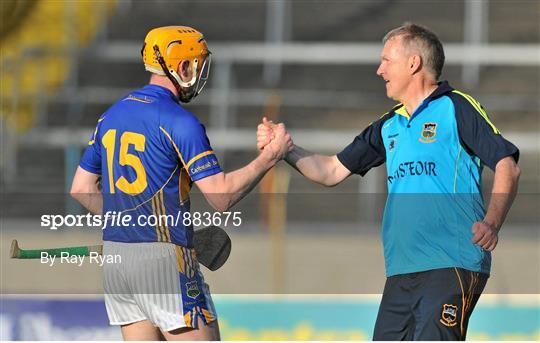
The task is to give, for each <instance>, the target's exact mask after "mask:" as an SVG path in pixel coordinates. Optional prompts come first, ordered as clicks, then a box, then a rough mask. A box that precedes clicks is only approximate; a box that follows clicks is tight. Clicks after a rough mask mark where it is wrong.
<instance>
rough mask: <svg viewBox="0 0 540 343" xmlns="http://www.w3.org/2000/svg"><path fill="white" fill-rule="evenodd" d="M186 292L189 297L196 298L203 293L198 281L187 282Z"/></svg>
mask: <svg viewBox="0 0 540 343" xmlns="http://www.w3.org/2000/svg"><path fill="white" fill-rule="evenodd" d="M186 294H187V296H188V297H190V298H192V299H195V298H197V297H198V296H199V294H201V291H200V290H199V286H197V281H191V282H188V283H186Z"/></svg>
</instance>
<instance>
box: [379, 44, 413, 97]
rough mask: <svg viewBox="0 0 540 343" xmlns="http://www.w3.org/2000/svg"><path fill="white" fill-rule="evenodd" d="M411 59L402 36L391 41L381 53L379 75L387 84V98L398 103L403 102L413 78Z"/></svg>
mask: <svg viewBox="0 0 540 343" xmlns="http://www.w3.org/2000/svg"><path fill="white" fill-rule="evenodd" d="M409 57H410V56H409V53H408V52H407V51H406V49H405V48H404V47H403V44H402V37H400V36H397V37H393V38H391V39H389V40H388V41H387V42H386V44H384V47H383V50H382V52H381V64H380V65H379V68H378V69H377V75H379V76H380V77H382V78H383V79H384V81H385V82H386V96H387V97H389V98H391V99H394V100H396V101H401V99H402V96H403V94H404V92H405V90H406V89H407V86H408V84H409V82H410V81H411V78H412V73H411V72H410V61H409Z"/></svg>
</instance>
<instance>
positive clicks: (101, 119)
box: [88, 117, 105, 145]
mask: <svg viewBox="0 0 540 343" xmlns="http://www.w3.org/2000/svg"><path fill="white" fill-rule="evenodd" d="M103 119H105V117H103V118H99V119H98V121H97V124H96V129H95V130H94V134H93V135H92V139H91V140H90V142H88V145H92V144H94V143H95V142H96V135H97V130H98V127H99V123H101V122H102V121H103Z"/></svg>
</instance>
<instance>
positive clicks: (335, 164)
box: [285, 145, 351, 187]
mask: <svg viewBox="0 0 540 343" xmlns="http://www.w3.org/2000/svg"><path fill="white" fill-rule="evenodd" d="M285 161H287V163H288V164H290V165H291V166H292V167H293V168H295V169H296V170H298V171H299V172H300V173H301V174H302V175H304V176H305V177H307V178H308V179H310V180H311V181H314V182H317V183H319V184H321V185H324V186H328V187H331V186H335V185H337V184H339V183H340V182H341V181H343V180H345V179H346V178H347V177H348V176H349V175H351V172H350V171H349V170H348V169H347V168H346V167H345V166H344V165H343V164H342V163H341V162H340V161H339V159H338V158H337V156H336V155H333V156H326V155H318V154H314V153H312V152H310V151H308V150H306V149H303V148H301V147H299V146H297V145H295V146H294V148H293V150H292V151H291V152H290V153H289V154H287V156H286V157H285Z"/></svg>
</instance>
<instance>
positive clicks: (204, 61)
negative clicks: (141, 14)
mask: <svg viewBox="0 0 540 343" xmlns="http://www.w3.org/2000/svg"><path fill="white" fill-rule="evenodd" d="M141 52H142V57H143V61H144V64H145V68H146V70H148V71H150V72H152V73H154V74H158V75H163V76H167V78H168V79H169V80H170V81H171V82H172V84H173V85H174V87H175V88H176V90H177V92H178V95H179V96H178V97H179V100H180V101H182V102H185V103H187V102H190V101H191V100H192V99H193V98H195V97H196V96H197V95H199V94H200V93H201V91H202V89H203V88H204V86H205V85H206V82H207V81H208V75H209V73H210V65H211V62H212V60H211V53H210V51H209V50H208V46H207V45H206V41H205V39H204V36H203V35H202V34H201V33H200V32H198V31H197V30H195V29H192V28H189V27H186V26H168V27H161V28H157V29H153V30H151V31H150V32H149V33H148V35H147V36H146V39H145V42H144V45H143V48H142V51H141ZM183 61H188V62H189V68H191V71H192V74H193V77H192V78H191V80H189V81H184V80H182V78H181V77H180V75H178V73H177V71H178V68H179V67H180V64H181V63H182V62H183Z"/></svg>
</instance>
